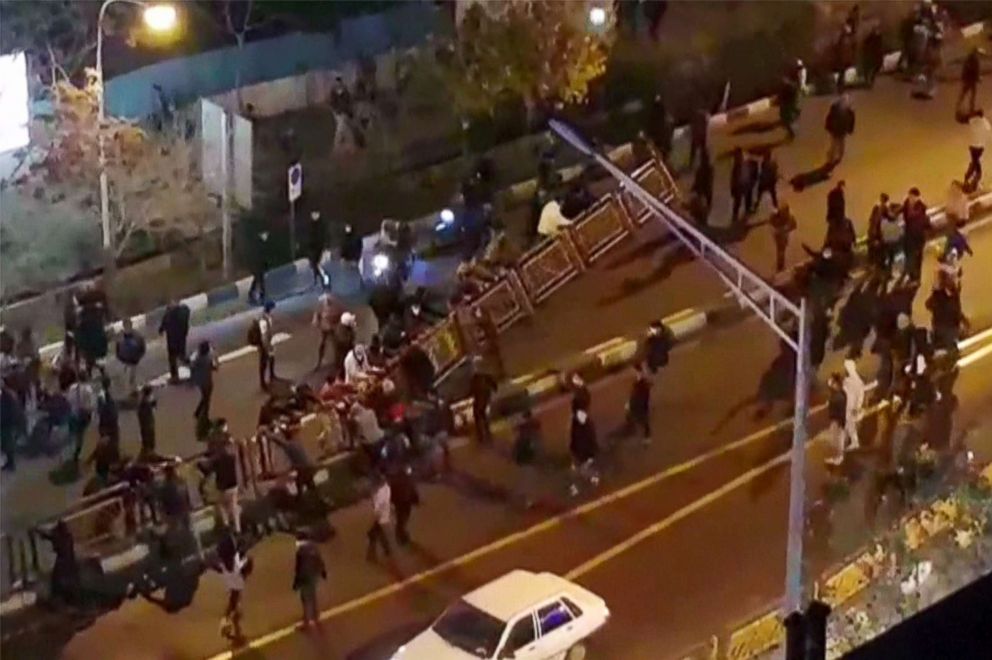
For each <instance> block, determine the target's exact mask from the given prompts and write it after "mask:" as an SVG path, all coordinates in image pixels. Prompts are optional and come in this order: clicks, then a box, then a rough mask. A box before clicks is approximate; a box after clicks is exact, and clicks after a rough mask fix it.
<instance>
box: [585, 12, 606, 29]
mask: <svg viewBox="0 0 992 660" xmlns="http://www.w3.org/2000/svg"><path fill="white" fill-rule="evenodd" d="M589 22H590V23H591V24H592V25H593V26H594V27H602V26H603V25H605V24H606V10H605V9H603V8H602V7H593V8H592V9H590V10H589Z"/></svg>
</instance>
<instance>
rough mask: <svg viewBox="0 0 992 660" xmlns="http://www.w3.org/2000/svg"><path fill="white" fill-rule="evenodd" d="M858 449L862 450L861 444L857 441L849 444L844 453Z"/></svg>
mask: <svg viewBox="0 0 992 660" xmlns="http://www.w3.org/2000/svg"><path fill="white" fill-rule="evenodd" d="M858 449H861V443H860V442H858V441H857V440H855V441H854V442H852V443H851V444H849V445H848V446H847V449H845V450H844V451H856V450H858Z"/></svg>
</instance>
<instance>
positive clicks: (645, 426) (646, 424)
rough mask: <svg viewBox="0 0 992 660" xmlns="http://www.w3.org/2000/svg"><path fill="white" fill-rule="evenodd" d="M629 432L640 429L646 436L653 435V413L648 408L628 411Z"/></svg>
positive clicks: (627, 429)
mask: <svg viewBox="0 0 992 660" xmlns="http://www.w3.org/2000/svg"><path fill="white" fill-rule="evenodd" d="M625 430H626V432H627V433H634V432H636V431H638V430H640V431H641V435H642V436H643V437H644V438H650V437H651V415H650V414H649V413H648V411H647V410H630V411H629V412H628V413H627V427H626V429H625Z"/></svg>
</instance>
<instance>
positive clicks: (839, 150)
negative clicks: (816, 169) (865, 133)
mask: <svg viewBox="0 0 992 660" xmlns="http://www.w3.org/2000/svg"><path fill="white" fill-rule="evenodd" d="M854 120H855V117H854V110H853V109H852V108H851V97H850V96H848V95H847V94H841V95H840V98H839V99H837V100H836V101H834V102H833V103H832V104H831V105H830V110H829V111H828V112H827V120H826V122H825V125H824V128H826V130H827V133H828V134H829V135H830V149H829V150H828V151H827V164H828V165H830V166H831V167H833V166H836V165H837V164H838V163H840V161H841V160H843V158H844V146H845V142H846V140H847V137H848V136H849V135H851V134H853V133H854Z"/></svg>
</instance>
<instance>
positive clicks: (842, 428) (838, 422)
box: [826, 373, 847, 465]
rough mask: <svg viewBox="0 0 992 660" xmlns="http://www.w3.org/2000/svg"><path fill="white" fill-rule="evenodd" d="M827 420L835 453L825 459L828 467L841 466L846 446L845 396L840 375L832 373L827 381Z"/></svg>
mask: <svg viewBox="0 0 992 660" xmlns="http://www.w3.org/2000/svg"><path fill="white" fill-rule="evenodd" d="M827 388H828V393H827V419H829V420H830V427H829V433H830V437H831V438H832V439H833V445H834V450H835V453H834V455H833V456H832V457H830V458H828V459H826V463H827V464H828V465H841V464H842V463H843V462H844V447H845V445H846V444H847V431H846V429H847V396H846V395H845V393H844V384H843V379H842V378H841V375H840V374H838V373H834V374H831V375H830V378H829V379H828V380H827Z"/></svg>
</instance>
